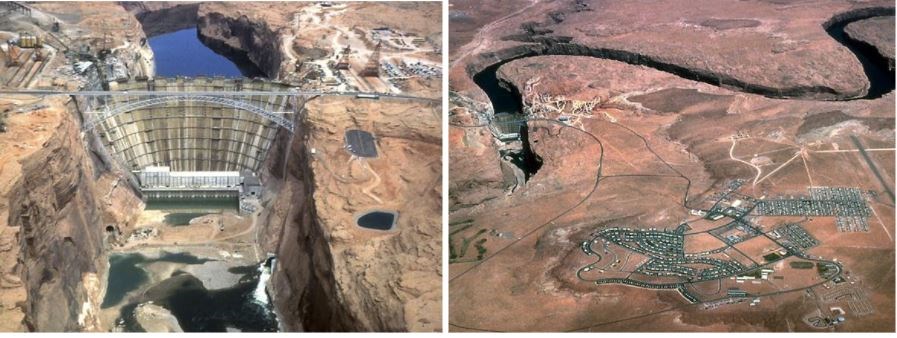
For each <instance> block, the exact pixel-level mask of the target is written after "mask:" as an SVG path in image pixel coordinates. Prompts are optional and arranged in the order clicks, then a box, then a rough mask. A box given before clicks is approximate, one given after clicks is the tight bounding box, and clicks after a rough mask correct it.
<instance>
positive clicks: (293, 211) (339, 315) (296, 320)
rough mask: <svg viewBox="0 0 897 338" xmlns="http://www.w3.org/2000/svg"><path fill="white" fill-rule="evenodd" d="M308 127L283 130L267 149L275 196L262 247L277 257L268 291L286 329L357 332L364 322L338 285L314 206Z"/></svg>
mask: <svg viewBox="0 0 897 338" xmlns="http://www.w3.org/2000/svg"><path fill="white" fill-rule="evenodd" d="M306 130H307V126H305V125H302V126H301V127H299V128H296V135H295V136H294V137H292V138H290V136H289V133H287V132H285V131H283V130H281V132H280V133H279V134H278V136H277V138H276V139H275V141H274V142H273V145H272V148H271V150H270V151H269V154H268V163H269V166H268V168H267V169H268V170H267V171H268V173H267V175H266V176H268V177H266V178H265V183H266V186H267V187H268V189H267V191H266V193H267V194H269V195H270V196H276V197H275V198H274V199H273V200H271V201H270V203H269V204H268V205H267V207H266V216H265V217H264V218H263V219H262V221H261V224H264V225H265V228H264V230H263V231H264V234H263V236H264V238H263V240H262V242H261V243H260V246H261V247H262V248H263V249H264V250H266V251H267V252H270V253H276V254H277V259H278V260H277V266H278V268H277V269H276V270H275V272H274V273H273V274H272V276H271V283H270V285H269V293H271V294H272V295H274V296H273V299H274V305H275V308H276V310H277V313H278V315H279V316H280V320H281V324H282V325H283V329H284V330H286V331H354V330H357V329H358V324H359V323H358V320H357V319H356V318H354V316H352V314H351V311H350V310H349V309H348V307H347V305H346V304H345V302H344V300H343V299H342V297H341V291H340V290H336V289H335V287H336V285H337V283H336V281H335V279H334V275H333V257H332V253H331V252H330V245H329V240H330V238H329V235H328V234H327V233H325V231H324V228H323V227H322V225H321V224H320V220H319V219H318V216H317V213H316V210H315V207H314V172H313V171H312V170H311V167H310V166H309V158H308V151H307V149H306V148H305V143H304V142H303V141H302V140H303V139H304V137H305V134H306ZM284 162H286V165H285V164H284Z"/></svg>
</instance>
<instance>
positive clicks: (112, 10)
mask: <svg viewBox="0 0 897 338" xmlns="http://www.w3.org/2000/svg"><path fill="white" fill-rule="evenodd" d="M384 11H389V12H394V13H396V15H395V16H384V17H380V18H378V19H377V20H376V22H372V21H371V20H369V19H366V18H370V17H371V13H380V12H384ZM440 13H441V7H440V6H439V4H438V3H413V2H409V3H395V4H393V3H375V2H369V3H329V2H302V3H280V2H266V3H242V2H237V3H229V4H227V5H223V4H221V3H137V2H128V3H114V2H84V3H55V2H39V3H23V2H0V39H2V40H0V41H2V44H0V92H2V94H0V159H2V162H0V220H2V222H3V224H0V259H2V261H3V262H4V263H6V264H4V266H5V268H4V269H3V270H2V271H0V285H2V288H0V305H2V307H0V331H88V332H108V331H116V332H134V331H137V332H141V331H146V332H203V331H227V332H232V331H253V332H259V331H263V332H268V331H440V330H441V320H440V318H441V311H440V309H441V288H440V285H441V277H440V276H441V264H440V261H441V259H440V257H441V243H440V238H441V237H440V235H441V227H440V223H441V218H440V213H441V172H442V169H441V168H442V163H441V159H440V156H439V154H440V148H441V142H440V138H441V132H440V130H441V128H440V121H441V118H440V115H441V103H440V102H441V100H440V96H441V90H442V89H441V77H442V74H441V69H442V65H441V48H442V47H441V45H440V44H441V41H442V39H441V34H442V32H441V31H440V30H441V23H440V20H441V19H440V18H441V14H440ZM407 18H416V19H412V20H408V19H407ZM398 248H403V249H398ZM409 249H410V250H409ZM361 270H363V271H365V272H366V273H365V276H364V278H362V279H359V278H357V277H356V275H357V273H358V271H361ZM396 279H398V280H400V282H399V283H398V284H395V283H392V282H389V283H388V282H387V281H392V280H396ZM370 285H377V286H376V287H370ZM372 303H376V304H377V305H376V306H374V308H371V307H370V305H369V304H372ZM372 309H373V310H376V311H371V310H372Z"/></svg>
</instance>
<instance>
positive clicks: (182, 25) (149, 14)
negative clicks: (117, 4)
mask: <svg viewBox="0 0 897 338" xmlns="http://www.w3.org/2000/svg"><path fill="white" fill-rule="evenodd" d="M121 5H122V7H124V8H125V9H126V10H128V12H130V13H131V14H133V15H134V17H136V18H137V20H138V21H140V24H141V25H142V26H143V31H144V32H145V34H146V36H147V37H153V36H156V35H161V34H165V33H170V32H175V31H179V30H182V29H187V28H190V27H193V26H196V13H197V12H198V11H199V5H200V3H198V2H197V3H179V2H169V1H153V2H130V1H127V2H122V3H121Z"/></svg>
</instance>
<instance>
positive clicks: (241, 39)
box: [197, 6, 285, 79]
mask: <svg viewBox="0 0 897 338" xmlns="http://www.w3.org/2000/svg"><path fill="white" fill-rule="evenodd" d="M219 9H226V7H220V6H200V9H199V14H198V21H197V29H198V30H199V38H200V40H201V41H202V42H203V43H204V44H205V45H206V46H209V48H211V49H212V50H214V51H215V52H216V53H219V54H223V55H226V56H227V57H228V58H230V59H232V60H235V62H236V63H238V64H239V63H240V62H245V61H249V62H252V63H253V64H255V65H256V66H257V67H258V68H259V69H261V70H262V72H264V73H265V75H266V76H267V77H268V78H270V79H276V78H279V77H280V75H281V70H282V69H285V68H284V67H283V63H284V60H285V57H284V55H283V54H282V51H281V50H282V49H281V48H272V46H280V45H281V34H280V32H278V31H276V30H275V29H274V28H272V27H270V26H269V25H268V24H267V23H265V22H264V21H259V20H250V18H249V17H247V16H246V15H239V13H236V14H238V15H236V16H235V15H234V14H235V13H225V12H223V11H219ZM241 59H245V60H241Z"/></svg>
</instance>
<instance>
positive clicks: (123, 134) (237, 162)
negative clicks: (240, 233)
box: [82, 77, 299, 172]
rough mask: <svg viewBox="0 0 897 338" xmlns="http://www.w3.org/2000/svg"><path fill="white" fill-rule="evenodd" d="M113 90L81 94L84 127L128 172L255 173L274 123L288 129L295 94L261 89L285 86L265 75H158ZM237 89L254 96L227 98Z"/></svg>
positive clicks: (274, 126)
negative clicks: (256, 77)
mask: <svg viewBox="0 0 897 338" xmlns="http://www.w3.org/2000/svg"><path fill="white" fill-rule="evenodd" d="M114 89H115V90H116V92H117V93H116V95H109V96H88V97H85V98H84V99H85V101H86V103H85V105H86V107H82V111H83V112H84V115H85V116H84V119H85V122H84V129H85V131H87V132H92V131H96V133H97V135H98V137H99V140H100V142H101V143H102V144H103V146H104V147H105V149H106V150H107V151H108V153H109V155H110V156H111V157H112V158H113V159H115V160H116V161H118V162H119V163H120V164H121V165H122V166H123V167H125V168H124V169H126V170H132V171H134V170H143V169H144V168H146V167H152V166H164V167H170V168H171V170H172V171H194V172H195V171H209V172H231V171H247V170H248V171H251V172H257V171H258V169H259V166H260V165H261V164H262V162H263V161H264V158H265V154H266V153H267V150H268V149H269V147H270V146H271V142H272V141H273V140H274V136H275V134H276V132H277V130H278V128H280V127H283V128H285V129H287V130H288V131H290V132H292V131H293V118H294V116H293V115H294V112H295V111H296V110H297V109H298V106H299V103H297V102H298V101H296V97H295V96H290V95H265V94H263V93H262V92H281V91H282V92H286V91H287V90H288V89H290V87H289V86H287V85H284V84H280V83H276V82H269V81H262V80H247V79H239V78H237V79H229V78H192V79H191V78H180V77H179V78H156V79H154V80H149V81H129V82H124V83H118V84H117V88H114ZM147 91H160V92H162V91H164V92H166V93H171V92H177V93H180V92H182V93H184V95H164V96H154V95H151V94H150V95H147V94H145V93H146V92H147ZM242 91H249V92H259V94H258V95H239V96H230V97H228V96H227V95H226V93H236V92H242ZM129 92H139V93H140V94H136V93H135V94H134V95H129V94H128V93H129ZM216 92H221V93H222V94H223V95H215V94H214V93H216Z"/></svg>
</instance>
